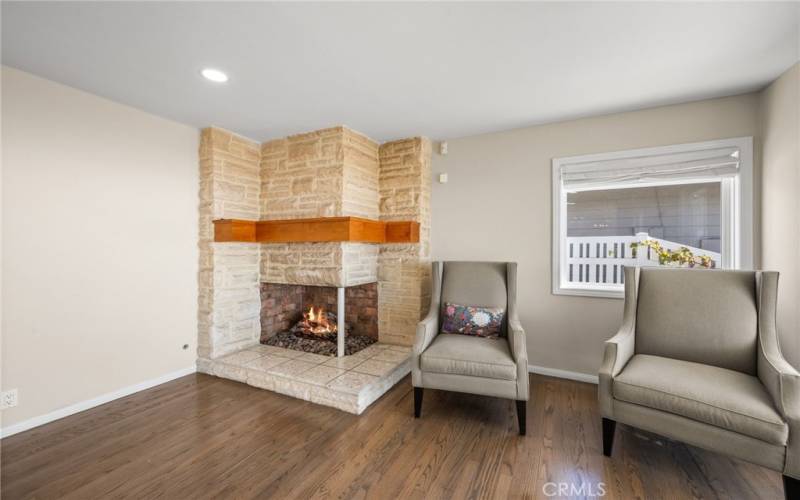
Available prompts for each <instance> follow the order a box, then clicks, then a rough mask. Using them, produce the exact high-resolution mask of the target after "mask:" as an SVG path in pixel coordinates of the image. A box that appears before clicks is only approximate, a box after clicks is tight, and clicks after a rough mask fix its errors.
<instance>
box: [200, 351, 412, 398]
mask: <svg viewBox="0 0 800 500" xmlns="http://www.w3.org/2000/svg"><path fill="white" fill-rule="evenodd" d="M410 354H411V348H409V347H405V346H397V345H387V344H381V343H378V344H373V345H371V346H369V347H367V348H366V349H364V350H362V351H360V352H358V353H356V354H354V355H352V356H346V357H344V358H335V357H334V358H332V357H328V356H320V355H317V354H308V353H302V352H299V351H295V350H291V349H282V348H280V347H272V346H265V345H258V346H252V347H249V348H247V349H243V350H241V351H238V352H235V353H233V354H229V355H227V356H223V357H221V358H217V359H214V360H208V361H205V362H204V364H203V370H202V371H204V372H205V373H209V374H212V375H216V376H218V377H223V378H227V379H231V380H236V381H239V382H244V383H246V384H249V385H252V386H254V387H260V388H262V389H267V390H270V391H275V392H278V393H280V394H285V395H287V396H292V397H295V398H299V399H303V400H305V401H311V402H312V403H317V404H321V405H325V406H331V407H334V408H338V409H340V410H343V411H346V412H349V413H355V414H360V413H361V412H363V411H364V410H365V409H366V408H367V407H368V406H369V405H370V404H372V403H373V402H374V401H375V400H376V399H378V398H379V397H381V396H382V395H383V394H384V393H385V392H386V391H388V390H389V389H390V388H391V387H392V386H394V384H396V383H397V382H398V381H399V380H400V379H402V378H403V377H405V376H406V375H408V373H409V372H410V371H411V361H410Z"/></svg>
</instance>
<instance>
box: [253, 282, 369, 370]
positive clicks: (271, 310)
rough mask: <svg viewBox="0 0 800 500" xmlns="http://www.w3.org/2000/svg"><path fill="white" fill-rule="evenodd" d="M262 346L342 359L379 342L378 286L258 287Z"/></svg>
mask: <svg viewBox="0 0 800 500" xmlns="http://www.w3.org/2000/svg"><path fill="white" fill-rule="evenodd" d="M260 341H261V343H262V344H266V345H272V346H276V347H283V348H288V349H294V350H298V351H303V352H310V353H314V354H322V355H326V356H340V357H341V356H345V355H350V354H355V353H356V352H358V351H360V350H362V349H364V348H366V347H368V346H369V345H371V344H373V343H375V342H377V341H378V284H377V283H366V284H362V285H356V286H349V287H334V286H314V285H288V284H282V283H261V339H260Z"/></svg>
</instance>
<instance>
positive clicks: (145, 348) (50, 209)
mask: <svg viewBox="0 0 800 500" xmlns="http://www.w3.org/2000/svg"><path fill="white" fill-rule="evenodd" d="M2 101H3V106H2V121H3V127H2V141H3V150H2V162H3V178H2V191H3V194H2V196H3V207H2V217H3V220H2V223H3V238H2V253H3V256H2V267H3V281H2V299H3V302H2V308H3V312H4V314H3V317H2V337H3V338H2V354H3V358H2V388H3V390H6V389H10V388H18V389H19V406H18V407H17V408H12V409H9V410H5V411H3V415H2V418H3V422H2V425H3V427H4V428H7V427H8V426H10V425H14V424H17V423H19V422H21V421H24V420H26V419H30V418H32V417H35V416H40V415H43V414H46V413H48V412H53V411H55V410H58V409H60V408H63V407H66V406H68V405H72V404H76V403H79V402H82V401H86V400H89V399H93V398H97V397H99V396H101V395H103V394H107V393H110V392H114V391H118V390H120V389H123V388H125V387H128V386H131V385H134V384H139V383H142V382H145V381H148V380H151V379H154V378H158V377H162V376H165V375H167V374H170V373H173V372H176V371H178V370H181V369H185V368H189V367H192V365H193V364H194V360H195V348H196V346H195V343H196V339H197V334H196V332H197V328H196V325H197V322H196V317H197V204H198V201H197V199H198V198H197V191H198V174H197V162H198V156H197V148H198V131H197V130H196V129H193V128H191V127H187V126H184V125H179V124H177V123H174V122H170V121H167V120H164V119H161V118H157V117H155V116H152V115H149V114H146V113H144V112H141V111H137V110H135V109H132V108H129V107H126V106H123V105H120V104H116V103H113V102H111V101H108V100H105V99H102V98H99V97H96V96H93V95H90V94H87V93H84V92H80V91H77V90H74V89H71V88H68V87H65V86H62V85H59V84H56V83H53V82H50V81H47V80H43V79H40V78H38V77H34V76H32V75H29V74H26V73H23V72H20V71H17V70H14V69H10V68H6V67H3V69H2ZM183 344H189V348H188V349H186V350H184V349H183V348H182V346H183Z"/></svg>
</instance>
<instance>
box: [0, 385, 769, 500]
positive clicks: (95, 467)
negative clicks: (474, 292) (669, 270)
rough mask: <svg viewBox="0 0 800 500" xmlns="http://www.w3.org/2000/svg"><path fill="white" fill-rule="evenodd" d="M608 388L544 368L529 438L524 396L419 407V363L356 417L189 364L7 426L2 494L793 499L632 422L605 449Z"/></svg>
mask: <svg viewBox="0 0 800 500" xmlns="http://www.w3.org/2000/svg"><path fill="white" fill-rule="evenodd" d="M596 391H597V387H596V386H594V385H590V384H583V383H580V382H572V381H566V380H560V379H554V378H549V377H543V376H537V375H531V401H530V402H529V404H528V435H527V436H525V437H520V436H518V435H517V425H516V420H515V419H516V417H515V412H514V403H513V401H504V400H500V399H493V398H484V397H478V396H471V395H467V394H457V393H446V392H440V391H432V390H426V391H425V398H424V399H425V401H424V404H423V407H422V418H421V419H419V420H415V419H414V418H413V396H412V389H411V381H410V378H408V377H407V378H405V379H404V380H402V381H401V382H400V383H399V384H398V385H397V386H395V387H394V388H393V389H392V390H391V391H389V392H388V393H387V394H386V395H384V396H383V397H382V398H381V399H380V400H379V401H378V402H376V403H375V404H374V405H373V406H372V407H370V408H369V409H368V410H367V411H366V412H365V413H364V414H363V415H361V416H355V415H350V414H347V413H343V412H340V411H337V410H334V409H331V408H326V407H323V406H317V405H314V404H311V403H307V402H304V401H299V400H296V399H292V398H289V397H286V396H281V395H279V394H275V393H273V392H268V391H262V390H260V389H256V388H253V387H249V386H247V385H244V384H239V383H236V382H232V381H229V380H223V379H218V378H215V377H210V376H207V375H200V374H196V375H189V376H186V377H183V378H181V379H178V380H175V381H173V382H170V383H167V384H164V385H161V386H158V387H155V388H153V389H150V390H147V391H144V392H140V393H137V394H134V395H132V396H129V397H127V398H124V399H121V400H118V401H115V402H112V403H109V404H107V405H103V406H100V407H97V408H94V409H92V410H89V411H86V412H83V413H80V414H78V415H74V416H71V417H67V418H65V419H62V420H59V421H56V422H53V423H51V424H48V425H46V426H43V427H39V428H37V429H33V430H31V431H28V432H25V433H22V434H18V435H16V436H12V437H10V438H7V439H4V440H2V442H1V443H0V460H2V462H1V463H0V480H1V482H0V493H1V494H2V498H3V500H11V499H18V498H74V499H94V498H166V499H182V498H191V499H201V498H215V499H221V498H281V499H283V498H302V499H307V498H377V499H390V498H592V496H591V495H592V494H595V495H597V494H599V493H601V488H602V490H604V491H605V498H615V499H632V498H642V499H644V498H647V499H653V498H735V499H748V498H752V499H756V498H758V499H770V498H775V499H780V498H783V489H782V487H781V479H780V475H779V474H777V473H775V472H772V471H768V470H766V469H763V468H761V467H757V466H754V465H749V464H746V463H744V462H740V461H735V460H731V459H727V458H725V457H723V456H721V455H716V454H713V453H710V452H706V451H703V450H699V449H696V448H692V447H688V446H685V445H683V444H680V443H675V442H672V441H669V440H666V439H663V438H660V437H658V436H655V435H652V434H649V433H645V432H642V431H638V430H635V429H632V428H629V427H626V426H624V425H618V426H617V440H616V444H615V448H614V457H613V458H611V459H607V458H605V457H603V455H602V447H601V437H600V417H599V415H598V413H597V411H598V410H597V404H596V399H597V397H596ZM559 483H565V485H566V486H562V490H561V491H560V493H561V494H558V493H559V490H558V488H559ZM601 483H602V485H601ZM569 485H574V486H573V487H574V488H577V489H572V490H570V489H568V488H569ZM581 485H583V487H584V489H583V490H580V489H579V488H580V487H581ZM565 488H567V489H565ZM548 493H551V494H552V493H555V495H554V496H548Z"/></svg>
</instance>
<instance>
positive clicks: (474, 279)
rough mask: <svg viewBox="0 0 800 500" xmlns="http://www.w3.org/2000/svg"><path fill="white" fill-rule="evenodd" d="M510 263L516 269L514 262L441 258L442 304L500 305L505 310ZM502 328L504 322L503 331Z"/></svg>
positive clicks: (507, 301) (507, 306) (506, 306)
mask: <svg viewBox="0 0 800 500" xmlns="http://www.w3.org/2000/svg"><path fill="white" fill-rule="evenodd" d="M509 267H512V268H513V269H511V271H512V272H516V264H514V263H508V262H456V261H446V262H442V287H441V290H442V297H441V304H444V303H445V302H450V303H452V304H463V305H469V306H483V307H503V308H506V311H508V308H509V306H510V305H511V304H509V296H508V273H509ZM515 277H516V276H514V278H515ZM440 313H441V311H440ZM505 331H506V325H505V322H504V324H503V334H505Z"/></svg>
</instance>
